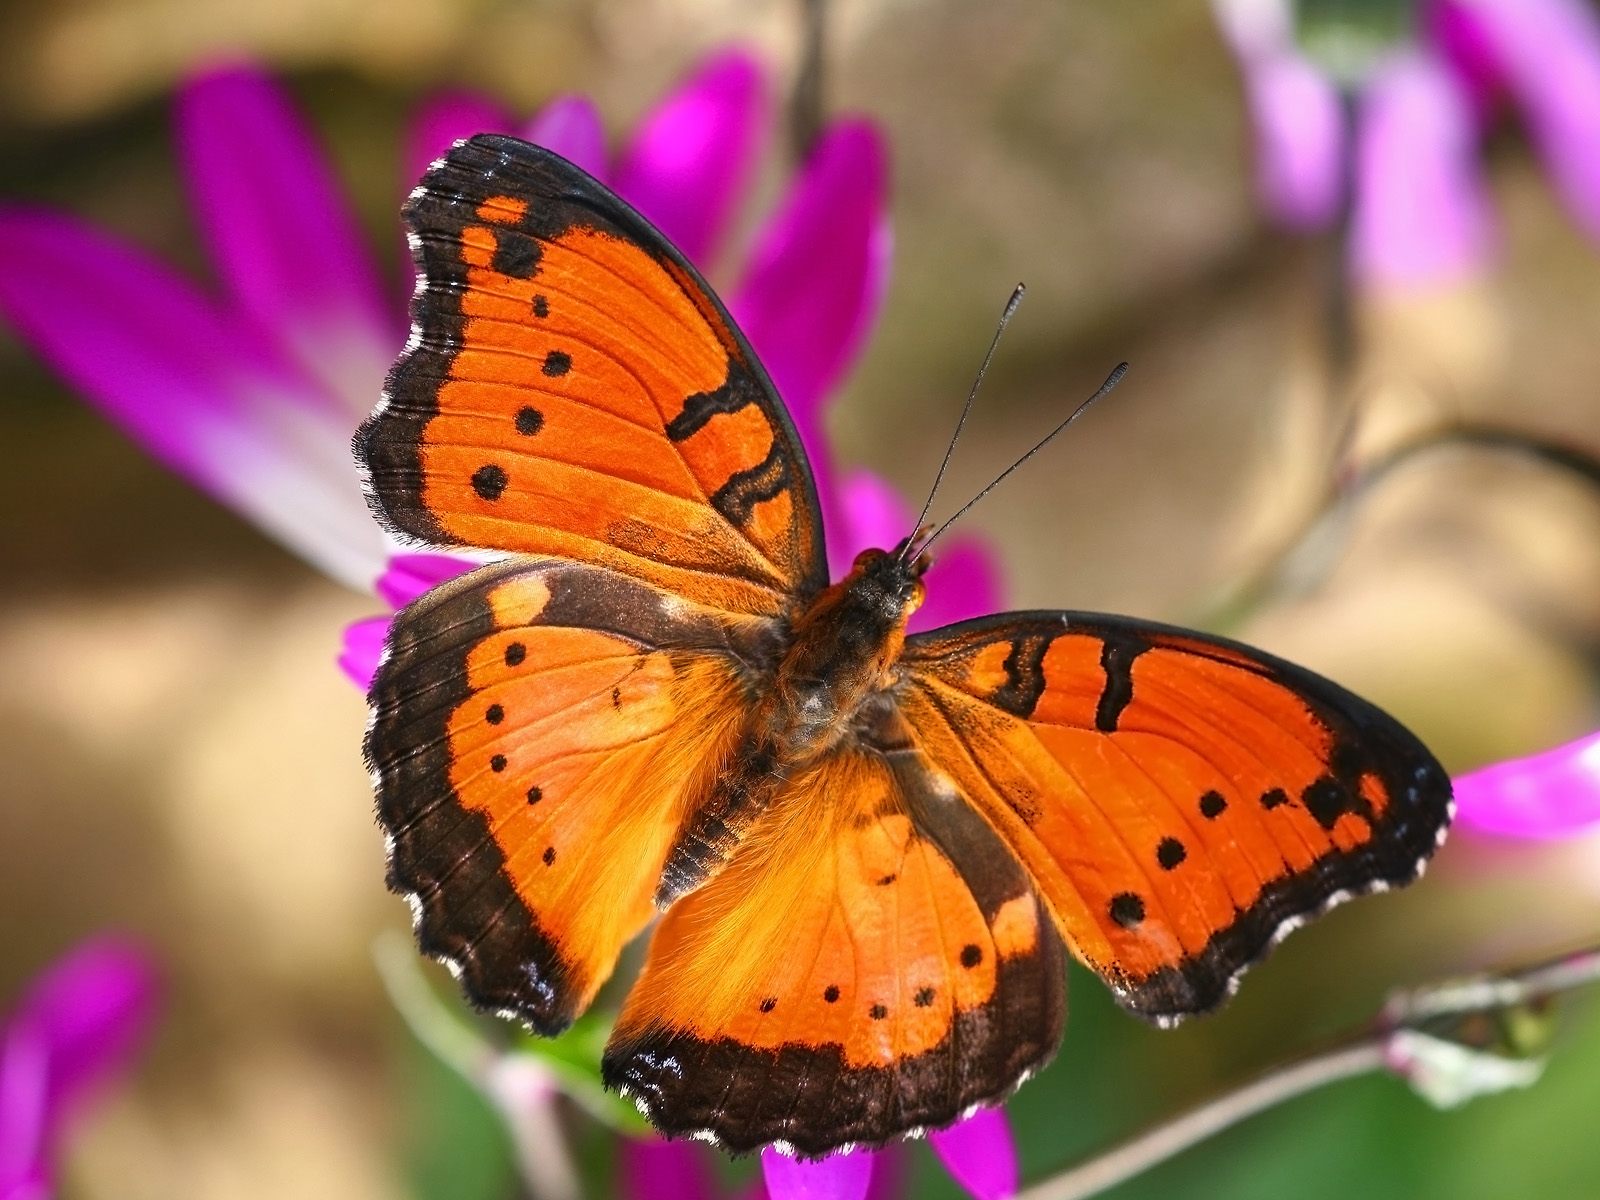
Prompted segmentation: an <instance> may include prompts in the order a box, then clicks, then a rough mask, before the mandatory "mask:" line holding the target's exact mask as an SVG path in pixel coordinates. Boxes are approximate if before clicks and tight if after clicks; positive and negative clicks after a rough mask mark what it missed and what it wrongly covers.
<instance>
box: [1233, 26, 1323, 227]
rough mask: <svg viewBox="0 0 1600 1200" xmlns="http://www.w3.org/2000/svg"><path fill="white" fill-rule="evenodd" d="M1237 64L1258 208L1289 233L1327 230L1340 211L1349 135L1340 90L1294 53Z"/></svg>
mask: <svg viewBox="0 0 1600 1200" xmlns="http://www.w3.org/2000/svg"><path fill="white" fill-rule="evenodd" d="M1242 66H1243V69H1244V88H1245V101H1246V103H1247V105H1248V106H1249V109H1250V120H1251V125H1252V128H1253V129H1254V131H1255V164H1256V165H1255V172H1256V190H1257V192H1258V194H1259V195H1260V197H1261V203H1262V205H1263V207H1265V208H1266V210H1267V213H1268V215H1269V216H1271V217H1272V219H1273V220H1274V221H1276V222H1277V223H1278V224H1280V225H1282V226H1284V227H1285V228H1287V229H1291V230H1297V231H1308V230H1316V229H1324V228H1326V227H1327V226H1328V225H1329V224H1330V223H1331V222H1332V220H1333V218H1334V214H1335V212H1336V211H1337V209H1338V206H1339V196H1340V190H1341V181H1340V178H1339V175H1340V171H1341V169H1342V161H1343V150H1344V140H1345V137H1346V132H1345V128H1344V114H1343V112H1342V111H1341V106H1340V103H1339V94H1338V92H1337V91H1336V90H1335V89H1334V86H1333V84H1331V83H1330V82H1328V80H1327V79H1326V78H1324V77H1323V75H1322V74H1320V73H1319V72H1318V71H1317V69H1316V68H1315V67H1313V66H1312V65H1311V64H1310V63H1309V62H1307V61H1306V60H1305V59H1304V58H1301V57H1300V56H1299V55H1297V54H1293V53H1285V54H1277V55H1272V56H1270V57H1263V58H1259V59H1252V60H1246V61H1245V62H1244V63H1243V64H1242Z"/></svg>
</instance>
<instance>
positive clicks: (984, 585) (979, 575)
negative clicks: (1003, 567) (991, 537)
mask: <svg viewBox="0 0 1600 1200" xmlns="http://www.w3.org/2000/svg"><path fill="white" fill-rule="evenodd" d="M923 582H924V583H926V584H927V586H928V599H927V600H926V602H925V603H924V604H923V606H922V607H921V608H919V609H918V610H917V611H916V612H915V613H914V614H913V615H912V617H911V623H910V625H909V626H908V628H909V630H910V631H911V632H912V633H918V632H920V631H922V630H924V629H937V628H939V627H940V626H941V625H951V624H954V623H955V622H956V621H965V620H967V619H968V618H970V617H986V616H988V615H989V614H990V613H995V612H999V611H1000V608H1001V606H1002V604H1003V594H1004V591H1005V588H1004V587H1003V586H1002V583H1001V573H1000V567H999V564H998V563H997V562H996V561H995V556H994V552H993V551H992V550H990V549H989V547H988V546H987V545H985V544H984V542H983V540H982V539H981V538H978V537H974V536H970V535H969V536H959V535H958V536H953V537H951V538H950V539H949V540H948V541H946V540H944V539H940V542H939V544H938V545H937V546H935V547H934V550H933V566H932V567H930V568H929V569H928V574H927V575H926V576H925V577H924V580H923Z"/></svg>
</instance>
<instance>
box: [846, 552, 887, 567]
mask: <svg viewBox="0 0 1600 1200" xmlns="http://www.w3.org/2000/svg"><path fill="white" fill-rule="evenodd" d="M882 557H883V551H882V550H863V551H862V552H861V553H860V554H858V555H856V560H855V563H854V564H853V566H854V568H855V569H856V570H858V571H863V570H865V569H866V568H867V567H868V566H870V565H871V564H873V563H875V562H877V561H878V560H879V559H881V558H882Z"/></svg>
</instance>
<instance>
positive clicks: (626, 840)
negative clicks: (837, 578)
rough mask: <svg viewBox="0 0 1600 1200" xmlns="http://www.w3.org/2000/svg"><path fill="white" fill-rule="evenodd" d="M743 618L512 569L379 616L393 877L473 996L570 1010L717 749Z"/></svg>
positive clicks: (377, 758) (725, 731) (579, 578)
mask: <svg viewBox="0 0 1600 1200" xmlns="http://www.w3.org/2000/svg"><path fill="white" fill-rule="evenodd" d="M761 627H762V623H761V622H757V621H752V620H750V619H748V618H747V619H745V622H744V623H740V622H739V621H736V620H733V619H731V618H730V617H729V615H728V614H727V613H725V612H721V611H720V610H716V609H709V608H702V607H700V606H696V605H693V604H690V603H688V602H686V601H684V600H682V599H681V598H679V597H674V596H670V595H667V594H665V593H662V592H660V591H658V590H657V589H655V588H652V587H650V586H649V585H647V584H644V583H642V582H640V581H638V580H635V579H632V578H630V577H628V576H624V575H620V574H617V573H614V572H611V571H607V570H604V569H602V568H597V567H590V566H583V565H580V564H576V563H567V562H560V561H543V562H540V561H528V560H520V561H518V560H512V561H507V562H503V563H497V564H494V565H491V566H487V567H483V568H481V569H479V570H477V571H475V572H473V573H472V574H470V575H465V576H462V577H461V578H459V579H457V580H454V581H452V582H450V583H447V584H444V585H442V586H441V587H439V588H437V589H435V590H434V591H432V592H430V593H429V594H428V595H426V596H425V597H423V598H422V599H421V600H419V601H418V602H417V603H415V604H413V605H412V606H411V607H409V608H407V609H405V610H404V611H403V612H401V613H400V614H399V616H397V617H396V618H395V623H394V628H393V631H392V632H391V634H390V639H389V646H388V651H387V654H386V657H385V661H384V663H383V665H382V666H381V667H380V669H379V671H378V676H377V678H376V680H375V681H374V683H373V686H372V692H371V704H372V709H373V714H372V723H371V726H370V728H369V731H368V735H367V755H368V759H369V761H370V762H371V765H372V768H373V773H374V777H375V780H376V788H377V803H378V817H379V820H380V821H381V822H382V824H383V826H384V829H385V830H386V832H387V834H388V840H389V855H390V864H389V866H390V885H391V887H393V888H394V889H395V890H396V891H400V892H403V893H405V894H406V895H408V896H409V897H410V898H411V899H412V902H413V908H414V910H415V916H416V924H417V936H418V939H419V941H420V943H421V945H422V948H423V950H424V951H425V952H426V953H428V954H431V955H433V956H434V957H436V958H440V959H442V960H444V961H445V962H446V963H448V964H450V965H451V966H452V967H453V968H454V969H455V971H456V973H457V974H458V975H459V976H460V978H461V981H462V984H463V986H464V988H465V989H466V992H467V995H468V997H469V998H470V999H471V1000H472V1001H473V1002H474V1003H475V1004H477V1005H478V1006H479V1007H483V1008H488V1009H494V1010H499V1011H502V1012H506V1013H508V1014H511V1015H516V1016H519V1017H521V1018H523V1019H524V1020H526V1021H527V1022H528V1023H529V1024H531V1025H532V1026H533V1027H534V1028H535V1029H537V1030H538V1031H540V1032H541V1033H546V1034H553V1033H556V1032H559V1031H560V1030H561V1029H562V1028H564V1027H565V1026H566V1025H567V1024H568V1023H569V1022H570V1021H571V1020H572V1019H573V1017H574V1016H576V1015H577V1014H578V1013H579V1012H581V1011H582V1010H583V1009H584V1007H586V1006H587V1004H588V1003H589V1001H590V999H592V997H593V996H594V993H595V991H596V989H598V988H599V986H600V984H601V983H603V982H604V981H605V979H606V978H607V976H608V975H609V974H610V973H611V970H612V967H613V966H614V964H615V962H616V958H617V955H618V953H619V951H620V950H621V948H622V945H623V944H624V943H625V942H626V941H627V940H628V939H629V938H630V937H632V936H633V935H634V934H636V933H637V932H638V931H639V930H640V929H641V928H642V927H643V926H644V924H645V922H646V921H647V920H648V919H649V918H650V916H651V915H652V914H653V911H654V909H653V906H652V904H651V896H652V895H653V893H654V890H655V887H656V885H657V882H658V880H659V878H660V875H661V867H662V862H663V860H664V859H665V857H666V853H667V848H668V846H669V845H670V843H671V841H672V838H673V836H674V834H675V833H676V831H677V828H678V826H679V824H680V823H681V821H682V819H683V812H684V808H685V806H686V805H689V804H692V803H693V802H694V797H695V796H696V795H697V794H699V793H700V792H702V791H703V790H704V789H705V788H706V787H707V786H708V784H709V779H710V777H711V776H712V775H713V774H714V773H715V772H716V771H717V769H718V766H719V764H720V762H721V761H722V759H723V758H724V757H725V755H726V753H727V749H728V744H729V742H730V740H731V738H732V737H733V736H734V733H735V732H736V730H737V728H738V725H739V722H740V720H741V719H742V717H743V714H744V709H745V705H746V701H745V698H744V694H743V692H742V690H741V689H742V685H741V682H740V671H741V669H742V668H741V667H740V665H739V664H740V662H741V661H747V660H748V658H749V656H750V655H752V654H755V653H759V649H758V648H756V647H755V639H757V638H758V637H759V635H760V633H761ZM740 656H744V658H743V659H741V657H740Z"/></svg>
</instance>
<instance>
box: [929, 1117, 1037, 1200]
mask: <svg viewBox="0 0 1600 1200" xmlns="http://www.w3.org/2000/svg"><path fill="white" fill-rule="evenodd" d="M928 1143H929V1144H930V1145H931V1146H932V1147H933V1152H934V1153H935V1154H937V1155H938V1156H939V1161H940V1162H942V1163H944V1165H945V1169H946V1170H947V1171H949V1172H950V1175H951V1177H952V1178H954V1179H955V1181H956V1182H957V1183H959V1184H960V1185H961V1186H962V1187H964V1188H966V1189H967V1191H968V1192H969V1193H971V1195H972V1196H974V1197H975V1198H976V1200H1006V1197H1009V1196H1014V1195H1016V1193H1017V1185H1018V1182H1019V1176H1018V1173H1017V1148H1016V1145H1015V1143H1014V1142H1013V1141H1012V1139H1011V1126H1010V1124H1009V1123H1008V1122H1007V1121H1006V1117H1005V1114H1004V1113H1003V1112H1001V1111H1000V1110H999V1109H998V1108H980V1109H979V1110H978V1111H977V1112H975V1113H973V1114H972V1115H971V1116H970V1117H968V1118H967V1119H966V1120H965V1121H958V1122H956V1123H955V1124H954V1125H952V1126H950V1128H948V1129H941V1130H939V1131H938V1132H936V1133H931V1134H929V1135H928Z"/></svg>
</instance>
